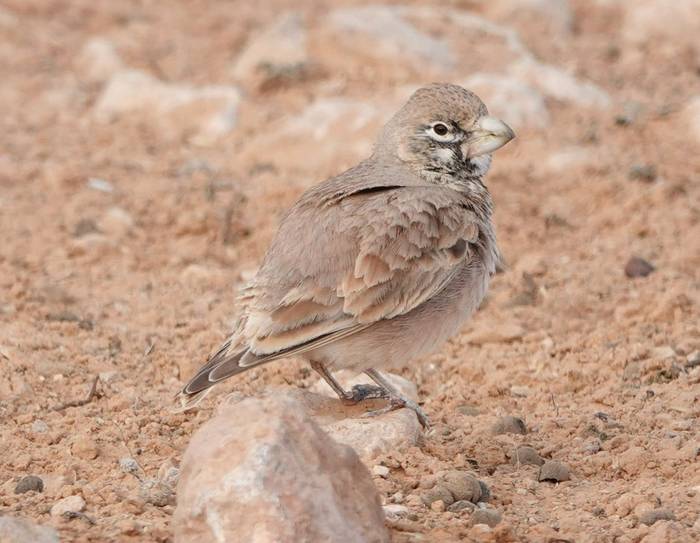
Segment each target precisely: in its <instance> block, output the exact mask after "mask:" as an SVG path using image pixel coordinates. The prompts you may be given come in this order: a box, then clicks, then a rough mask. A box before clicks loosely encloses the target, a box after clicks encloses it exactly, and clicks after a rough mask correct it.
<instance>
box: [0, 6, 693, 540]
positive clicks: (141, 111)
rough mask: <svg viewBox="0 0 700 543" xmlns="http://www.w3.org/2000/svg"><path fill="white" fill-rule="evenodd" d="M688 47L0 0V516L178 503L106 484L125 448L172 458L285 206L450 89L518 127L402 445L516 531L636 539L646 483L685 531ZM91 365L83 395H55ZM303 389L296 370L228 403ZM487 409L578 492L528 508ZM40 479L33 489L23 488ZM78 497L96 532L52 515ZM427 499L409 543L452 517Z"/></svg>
mask: <svg viewBox="0 0 700 543" xmlns="http://www.w3.org/2000/svg"><path fill="white" fill-rule="evenodd" d="M699 36H700V2H698V1H697V0H676V1H674V2H668V1H665V0H639V1H636V2H630V1H624V0H524V1H517V2H516V1H508V0H492V1H483V2H480V1H469V0H463V1H458V0H453V1H439V2H438V1H423V2H418V1H416V2H404V3H398V2H387V3H384V4H374V3H367V2H354V1H337V2H331V1H318V2H314V1H310V0H301V1H295V2H285V1H278V0H271V1H266V2H243V1H204V0H189V1H184V0H183V1H171V2H156V1H147V0H143V1H132V0H124V1H120V2H111V1H107V0H102V1H92V0H71V1H58V0H57V1H49V0H43V1H40V0H0V74H1V75H0V78H1V81H0V368H2V371H0V442H1V443H3V444H4V445H5V446H6V447H8V445H9V448H11V449H12V450H13V451H14V453H13V455H12V456H13V459H11V460H9V461H4V462H3V463H2V465H0V509H5V510H7V511H15V510H22V511H23V514H25V515H29V516H32V517H34V518H36V519H39V520H41V521H42V522H52V523H54V524H56V525H58V526H59V528H60V529H61V531H62V532H61V533H62V534H64V535H65V536H66V537H68V538H71V537H77V536H76V534H83V535H82V536H81V537H91V538H93V539H94V540H104V538H110V537H111V538H117V537H118V538H124V537H131V538H134V539H143V540H167V539H168V537H169V532H168V525H169V518H170V517H169V513H170V511H169V510H168V507H170V506H166V507H165V508H155V507H152V506H149V507H142V506H139V505H138V504H134V503H132V502H131V501H129V500H124V499H123V498H124V496H128V495H129V493H130V492H133V491H134V488H135V487H134V483H133V481H132V479H130V478H129V477H128V476H127V475H125V474H124V473H122V472H121V471H119V469H118V467H115V465H116V464H115V461H116V460H118V459H119V458H120V457H122V456H124V454H125V446H128V447H130V448H131V449H132V450H138V451H140V452H139V453H138V454H139V458H140V462H141V463H142V464H143V465H144V466H145V467H146V468H147V469H148V470H154V471H157V470H158V467H159V466H161V465H162V464H163V463H164V462H166V461H168V459H170V458H177V457H178V456H179V454H180V453H181V451H182V448H183V447H184V445H185V444H186V443H187V441H188V439H189V436H190V434H191V432H192V431H193V429H195V428H197V427H198V426H199V425H200V424H201V422H202V421H203V420H206V419H207V418H208V417H209V416H210V414H211V410H212V406H213V405H214V404H215V401H209V403H208V404H206V405H205V406H203V408H202V409H201V410H200V411H198V412H195V413H194V414H192V415H174V414H172V413H170V411H169V406H170V402H171V398H172V395H173V394H174V393H175V392H176V390H177V389H178V387H179V386H180V384H181V383H182V382H183V381H184V380H185V379H186V378H187V377H188V376H189V375H190V373H191V372H192V371H193V370H194V369H195V368H196V367H198V366H199V365H200V364H201V363H202V362H203V361H204V360H205V358H206V356H207V354H208V353H209V352H210V351H211V349H212V348H214V347H215V346H216V345H217V344H218V343H219V342H220V340H221V339H222V338H223V336H224V334H225V333H226V332H227V330H228V328H229V324H230V322H231V319H232V317H233V315H234V305H233V299H234V293H235V288H236V287H237V286H238V285H239V284H240V283H241V282H242V281H244V280H245V279H247V278H249V277H250V276H251V275H252V274H253V273H254V271H255V268H256V266H257V263H258V262H259V260H260V258H261V257H262V255H263V253H264V250H265V248H266V247H267V244H268V242H269V240H270V237H271V236H272V234H273V233H274V230H275V228H276V225H277V223H278V221H279V218H280V216H281V214H282V213H283V212H284V210H285V209H286V208H287V207H288V206H289V205H291V203H292V202H293V201H294V200H295V199H296V198H297V197H298V196H299V195H300V194H301V192H302V191H303V190H304V189H306V188H308V187H309V186H311V185H313V184H315V183H317V182H319V181H321V180H323V179H325V178H326V177H328V176H331V175H333V174H335V173H339V172H340V171H342V170H344V169H346V168H348V167H350V166H352V165H353V164H354V163H356V162H357V161H358V160H360V159H361V158H363V157H365V156H367V155H368V154H369V153H370V152H371V149H372V143H373V140H374V138H375V136H376V134H377V133H378V130H379V129H380V127H381V126H382V124H383V123H384V122H385V121H386V120H387V119H388V118H389V117H390V116H391V114H392V113H393V112H394V111H395V110H396V109H397V108H398V107H400V105H401V104H402V103H403V102H404V101H405V100H406V99H407V98H408V97H409V96H410V94H411V92H413V90H415V89H416V88H418V87H419V86H422V85H424V84H427V83H430V82H433V81H446V82H452V83H458V84H461V85H464V86H466V87H468V88H470V89H471V90H473V91H475V92H476V93H477V94H479V96H480V97H481V98H482V99H483V101H484V102H485V103H486V105H487V106H488V108H489V109H490V111H491V112H492V113H493V114H495V115H498V116H500V117H501V118H503V119H504V120H505V121H506V122H507V123H509V124H510V125H511V126H512V127H513V128H514V129H515V131H516V133H517V135H518V138H517V139H516V140H515V141H514V142H513V143H511V144H510V145H508V147H507V148H505V149H504V150H503V151H501V152H499V154H498V155H497V156H496V157H495V159H494V165H493V167H492V169H491V174H490V176H489V178H488V183H487V184H488V186H489V188H490V190H491V191H492V193H493V196H494V200H495V202H496V214H495V221H496V224H497V230H498V234H499V240H500V244H501V247H502V249H503V253H504V255H505V258H506V260H507V262H508V264H509V267H508V269H507V270H506V271H505V272H504V273H503V274H501V275H499V276H498V277H497V278H496V279H495V281H494V284H493V289H492V293H491V295H490V297H489V299H488V300H487V302H486V304H485V307H484V308H483V309H482V310H481V311H480V313H479V315H477V317H476V318H475V319H474V320H473V321H472V323H470V324H469V325H468V326H467V328H466V329H465V330H464V333H463V334H462V336H460V337H458V338H456V339H455V340H454V341H452V342H451V343H450V345H449V346H448V347H447V348H446V349H445V350H444V351H443V352H442V353H440V354H437V355H435V356H434V357H432V358H431V359H430V360H429V361H425V363H424V364H423V365H422V366H420V367H419V368H409V369H407V370H406V371H405V372H404V375H405V376H406V377H408V378H410V379H412V380H413V381H415V382H416V383H417V384H418V385H419V390H420V394H421V398H422V399H423V400H424V401H425V404H424V408H425V409H426V411H428V412H429V413H430V414H431V416H432V418H433V419H434V420H435V421H436V422H437V424H438V427H439V428H441V429H442V430H441V432H438V436H437V437H436V438H435V440H434V441H433V442H432V444H431V445H430V446H429V447H428V449H427V450H415V451H413V452H412V453H410V454H411V455H413V456H411V462H412V463H413V465H414V466H419V467H420V469H419V471H420V470H423V471H424V472H429V471H432V470H434V469H438V467H440V466H442V465H443V464H445V463H447V462H455V461H456V462H459V461H460V460H459V458H461V462H463V463H465V465H467V464H468V463H467V460H466V459H467V458H476V459H477V461H478V464H479V465H480V468H479V469H481V470H483V471H482V472H480V473H482V475H483V474H486V475H485V476H487V477H490V479H489V484H491V485H492V486H493V487H495V488H496V489H497V493H498V495H497V498H498V500H500V501H499V502H498V507H500V509H501V510H502V511H504V512H505V517H506V520H505V521H504V524H503V525H502V529H503V530H505V531H507V530H511V531H512V533H517V534H520V535H522V537H525V538H533V539H537V538H539V539H538V540H545V539H546V537H550V536H552V534H554V535H556V534H557V533H559V531H560V530H564V531H566V529H568V528H572V527H576V526H579V527H580V523H581V522H583V523H584V524H585V525H586V526H588V528H587V530H589V531H588V533H601V534H612V533H616V532H615V530H621V529H622V528H620V526H624V530H623V532H624V533H628V532H627V531H628V530H632V532H629V533H631V534H633V536H634V537H632V536H631V537H632V539H628V540H630V541H632V540H635V541H637V540H640V539H641V538H643V537H646V536H648V535H649V534H650V533H651V532H652V530H653V529H654V528H653V526H652V527H649V526H646V525H637V524H634V523H633V524H630V523H629V522H628V520H629V519H627V520H625V519H626V517H628V516H629V515H630V514H631V513H632V512H633V511H634V507H636V506H638V505H639V504H640V503H642V504H644V503H647V502H649V503H651V502H652V501H653V500H654V499H659V500H662V501H664V502H665V503H671V504H672V508H673V510H674V514H675V516H676V517H677V519H679V520H678V522H676V523H674V526H673V527H672V528H668V526H669V525H670V524H669V523H666V524H665V525H664V526H666V527H665V528H664V529H665V530H667V531H668V530H671V531H669V532H668V533H667V534H666V535H663V534H662V536H663V537H667V539H655V541H665V540H668V541H673V540H675V541H681V540H685V541H689V540H692V537H693V536H692V534H694V533H697V532H696V531H697V530H698V529H700V525H699V524H698V522H697V502H693V499H697V498H692V496H690V494H686V493H685V491H684V490H683V489H684V488H687V489H690V488H692V487H693V486H694V485H695V487H696V488H697V485H700V480H699V477H700V475H698V474H699V473H700V470H698V469H697V460H696V457H695V456H693V454H692V451H691V450H690V449H688V447H690V445H689V443H690V442H691V441H692V439H691V438H693V436H694V437H695V438H697V435H698V423H697V418H696V417H697V414H698V409H699V407H700V406H699V405H698V402H697V383H698V382H699V381H700V373H699V372H700V369H699V367H700V355H698V349H700V325H699V324H698V322H699V320H698V316H699V313H698V303H699V302H700V297H699V292H698V288H699V286H700V272H699V271H698V270H700V185H699V182H700V179H699V177H700V152H699V151H700V39H699V38H698V37H699ZM96 377H99V386H98V389H97V396H96V398H95V399H94V400H92V401H91V402H90V403H88V404H86V405H85V406H81V407H79V408H73V407H71V408H68V409H63V408H61V409H57V410H56V409H54V408H55V407H56V406H59V407H61V404H62V402H66V401H69V400H72V399H80V398H83V397H85V396H86V394H87V392H88V390H89V388H90V385H91V383H92V382H93V380H94V379H95V378H96ZM314 380H315V378H313V377H312V376H311V375H310V374H309V373H308V370H307V368H305V367H303V366H302V365H301V364H298V363H296V362H288V363H283V364H277V365H275V366H270V367H266V368H264V369H262V370H256V371H251V372H250V373H248V374H245V375H244V376H242V377H241V378H240V379H238V380H236V382H231V383H227V384H226V386H225V387H222V392H223V393H226V392H231V391H232V390H237V391H241V392H243V393H245V394H248V393H254V392H255V391H256V390H260V389H261V388H263V387H264V386H267V385H286V384H293V385H295V386H308V385H310V384H311V383H313V381H314ZM693 391H695V392H693ZM214 397H215V398H217V397H218V396H214ZM469 406H475V407H474V409H476V413H477V414H478V413H480V414H481V416H470V417H467V416H466V415H465V413H467V411H468V409H467V407H469ZM600 411H605V412H607V413H610V414H611V415H610V416H611V417H613V418H614V419H615V420H618V421H620V422H619V426H613V427H611V426H605V427H604V424H603V422H601V420H602V419H600V418H594V417H593V414H594V413H596V412H600ZM504 413H519V414H521V415H523V416H524V417H526V418H527V420H528V425H529V426H530V425H532V426H533V427H534V428H536V430H535V433H534V434H532V435H529V436H528V439H529V442H531V443H535V444H536V445H537V446H538V449H539V450H544V451H550V453H551V452H552V451H557V454H559V455H560V456H561V457H562V458H563V459H565V460H566V461H567V462H569V463H570V465H571V466H572V467H573V469H574V470H575V471H576V473H577V474H578V476H579V477H580V479H581V480H582V481H585V482H586V484H585V485H584V486H585V488H583V487H581V486H576V485H574V486H573V487H567V488H566V489H563V488H562V489H561V490H560V491H557V492H554V491H553V492H550V493H549V494H546V495H542V494H540V495H538V494H536V492H535V491H534V490H532V491H531V492H532V495H533V496H534V497H535V500H534V502H532V503H531V502H530V501H527V500H525V501H524V500H522V499H519V498H518V496H519V494H518V493H517V492H516V489H518V484H517V483H516V482H514V481H517V480H518V479H517V477H516V476H514V475H513V474H512V473H511V472H509V471H508V470H507V469H505V468H502V464H503V463H504V462H506V460H505V453H503V452H502V451H504V450H506V449H507V447H509V446H510V445H512V443H510V442H508V443H505V442H503V439H505V438H502V436H501V437H493V436H491V435H490V434H489V433H488V430H483V429H484V428H488V426H487V425H486V422H483V423H482V422H480V421H482V418H483V420H484V421H486V419H487V417H488V416H492V415H496V414H504ZM472 415H474V413H472ZM484 417H486V418H484ZM117 425H118V426H117ZM482 430H483V431H482ZM603 435H604V437H603ZM618 435H621V436H623V438H621V439H619V440H618V441H617V442H616V445H615V446H614V447H613V446H611V445H609V443H610V440H611V439H613V438H614V437H616V436H618ZM509 439H515V438H513V437H511V438H509ZM499 440H500V441H499ZM689 440H691V441H689ZM591 442H598V445H599V447H598V449H597V450H596V451H595V453H592V452H590V450H592V449H590V450H589V449H585V445H586V444H589V443H591ZM595 447H596V445H593V448H595ZM684 447H685V448H684ZM637 449H641V450H642V452H639V451H638V450H637ZM686 449H687V450H686ZM630 450H631V451H632V452H629V451H630ZM587 451H588V452H587ZM134 454H136V453H134ZM407 454H408V453H407ZM625 454H627V456H626V457H625V456H624V455H625ZM460 455H461V456H460ZM621 455H622V456H621ZM5 457H6V458H7V457H8V456H7V454H6V455H5ZM620 457H623V458H624V460H619V458H620ZM455 458H457V459H458V460H455ZM29 472H31V473H40V474H43V476H44V479H45V487H46V489H45V491H44V493H43V494H37V495H34V494H32V495H28V494H22V495H15V494H14V493H13V489H14V485H15V483H16V480H17V477H19V476H21V475H23V474H25V473H29ZM417 476H418V475H416V477H417ZM392 484H393V483H390V482H388V481H384V482H382V483H381V485H379V486H380V492H382V493H383V495H384V499H386V500H389V501H391V500H392V499H394V498H393V496H395V495H396V492H397V491H398V489H399V487H400V485H399V486H396V485H394V486H392ZM382 485H383V486H382ZM409 486H410V485H409ZM650 488H652V489H653V491H651V490H649V489H650ZM404 490H405V489H402V492H404ZM604 490H605V491H606V492H610V493H612V494H611V495H610V496H608V499H606V505H603V507H602V508H601V510H602V513H601V512H600V511H598V510H597V509H596V510H595V511H594V509H595V508H596V507H600V504H599V500H598V498H597V496H598V495H599V494H600V492H603V491H604ZM406 492H408V491H405V492H404V494H405V493H406ZM528 492H530V490H528ZM616 492H617V493H618V494H615V493H616ZM650 492H651V494H650ZM695 492H696V494H697V490H696V491H695ZM75 493H80V494H81V495H82V496H83V497H84V498H85V499H86V501H87V503H88V510H89V511H90V512H91V513H92V514H93V515H95V516H96V517H99V519H100V522H98V523H97V524H95V525H88V524H86V523H84V522H81V521H73V522H72V523H71V522H67V521H64V520H56V519H53V520H52V519H49V515H48V512H47V511H48V509H47V505H46V504H47V503H48V504H49V505H50V504H51V500H52V499H57V498H59V497H62V496H65V495H71V494H75ZM622 494H627V495H630V496H632V498H629V500H628V501H630V503H631V504H632V505H630V506H629V507H627V506H621V505H619V504H618V505H615V504H616V503H617V502H615V500H616V499H618V497H619V496H621V495H622ZM689 496H690V497H689ZM635 500H636V501H635ZM645 500H646V501H645ZM607 504H612V505H607ZM559 506H561V507H560V508H559V509H557V507H559ZM625 507H627V508H626V509H625ZM535 511H540V512H537V513H536V512H535ZM596 511H597V512H596ZM420 515H422V516H421V518H428V519H429V520H427V521H425V523H423V524H422V525H421V526H422V528H421V530H422V532H420V533H422V534H423V535H424V536H425V537H427V538H428V540H439V537H438V536H439V535H440V534H442V535H445V537H447V539H446V540H450V539H449V538H450V537H456V534H458V533H460V532H459V530H460V529H462V527H463V526H462V524H460V522H461V521H460V519H459V518H453V517H449V516H448V517H444V516H442V517H441V516H440V515H438V514H437V513H433V512H431V511H428V512H420ZM425 515H427V517H425ZM431 515H432V516H431ZM614 516H616V519H614V518H612V517H614ZM532 518H535V519H536V521H531V520H530V519H532ZM582 519H583V520H582ZM620 519H622V520H620ZM625 522H627V524H624V523H625ZM567 523H568V524H567ZM576 523H579V524H576ZM586 523H588V524H586ZM504 526H505V527H504ZM555 526H556V529H555ZM693 526H694V527H693ZM567 527H568V528H567ZM572 529H573V528H572ZM634 530H636V532H635V531H634ZM673 530H676V531H673ZM693 530H696V531H695V532H694V531H693ZM623 532H621V533H623ZM86 534H87V535H86ZM668 534H670V535H668ZM397 537H399V536H398V535H397ZM552 537H553V536H552ZM660 537H661V536H660ZM431 538H432V539H431ZM635 538H636V539H635ZM686 538H690V539H686ZM398 540H400V539H398ZM622 540H623V539H620V541H622Z"/></svg>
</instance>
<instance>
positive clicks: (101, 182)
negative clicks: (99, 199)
mask: <svg viewBox="0 0 700 543" xmlns="http://www.w3.org/2000/svg"><path fill="white" fill-rule="evenodd" d="M87 186H88V188H91V189H93V190H97V191H99V192H106V193H112V192H114V185H112V183H110V182H109V181H107V180H106V179H100V178H99V177H91V178H89V179H88V181H87Z"/></svg>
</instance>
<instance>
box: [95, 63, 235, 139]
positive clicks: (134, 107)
mask: <svg viewBox="0 0 700 543" xmlns="http://www.w3.org/2000/svg"><path fill="white" fill-rule="evenodd" d="M239 102H240V92H239V90H238V89H237V88H235V87H232V86H222V85H207V86H202V87H194V86H191V85H187V84H184V83H182V84H178V83H165V82H163V81H160V80H158V79H156V78H155V77H153V76H151V75H149V74H147V73H146V72H143V71H140V70H122V71H119V72H117V73H115V74H114V75H113V76H112V77H111V78H110V79H109V81H108V82H107V84H106V86H105V88H104V90H103V91H102V93H101V94H100V96H99V98H98V100H97V103H96V104H95V108H94V112H95V115H96V116H97V118H98V119H100V120H102V121H106V122H108V121H111V120H114V119H117V118H120V117H123V116H127V115H131V116H133V117H134V118H135V119H137V120H141V119H142V118H143V115H148V116H150V115H154V116H155V119H156V120H158V121H160V122H161V123H163V125H164V128H165V129H169V130H172V131H174V132H175V133H177V134H178V135H179V136H183V135H189V134H190V133H193V136H192V137H193V140H194V141H195V143H199V142H201V143H209V142H210V141H211V140H214V139H216V138H218V137H221V136H224V135H226V134H227V133H229V132H230V131H231V130H233V128H234V127H235V125H236V120H237V113H238V105H239Z"/></svg>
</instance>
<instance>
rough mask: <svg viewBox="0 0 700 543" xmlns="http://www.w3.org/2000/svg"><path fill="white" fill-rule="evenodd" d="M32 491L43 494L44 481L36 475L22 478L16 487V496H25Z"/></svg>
mask: <svg viewBox="0 0 700 543" xmlns="http://www.w3.org/2000/svg"><path fill="white" fill-rule="evenodd" d="M30 490H33V491H34V492H42V491H43V490H44V481H42V480H41V477H37V476H36V475H27V476H26V477H22V478H21V479H20V480H19V482H18V483H17V486H16V487H15V494H24V493H25V492H29V491H30Z"/></svg>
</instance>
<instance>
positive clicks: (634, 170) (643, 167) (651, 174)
mask: <svg viewBox="0 0 700 543" xmlns="http://www.w3.org/2000/svg"><path fill="white" fill-rule="evenodd" d="M627 177H629V178H630V179H632V180H633V181H645V182H647V183H651V182H652V181H654V180H655V179H656V167H655V166H654V165H653V164H633V165H632V167H631V168H630V170H629V172H628V173H627Z"/></svg>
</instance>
